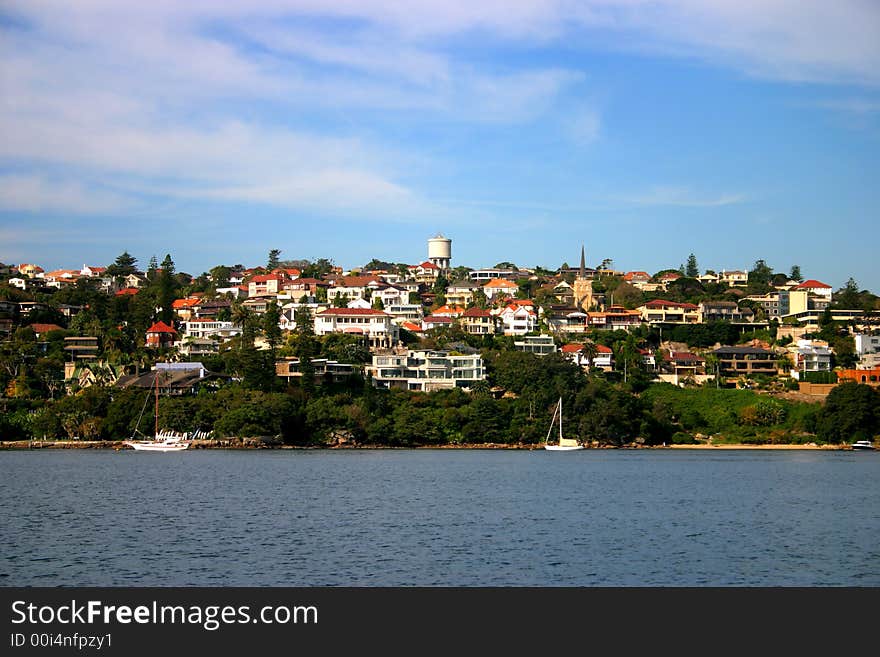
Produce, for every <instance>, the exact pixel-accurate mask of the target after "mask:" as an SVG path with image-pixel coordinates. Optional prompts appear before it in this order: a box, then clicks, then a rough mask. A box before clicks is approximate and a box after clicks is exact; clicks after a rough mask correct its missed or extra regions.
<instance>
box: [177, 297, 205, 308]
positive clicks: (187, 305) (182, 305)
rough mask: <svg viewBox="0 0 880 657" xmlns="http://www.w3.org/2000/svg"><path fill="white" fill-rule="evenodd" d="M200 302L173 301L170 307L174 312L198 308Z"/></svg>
mask: <svg viewBox="0 0 880 657" xmlns="http://www.w3.org/2000/svg"><path fill="white" fill-rule="evenodd" d="M201 302H202V300H201V299H175V300H174V301H173V302H172V304H171V307H172V308H174V309H175V310H178V309H180V308H192V307H193V306H198V305H199V304H200V303H201Z"/></svg>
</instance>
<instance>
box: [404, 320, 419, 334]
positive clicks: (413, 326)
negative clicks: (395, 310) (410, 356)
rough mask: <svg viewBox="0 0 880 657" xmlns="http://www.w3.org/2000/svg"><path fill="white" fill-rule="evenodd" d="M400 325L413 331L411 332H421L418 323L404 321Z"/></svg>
mask: <svg viewBox="0 0 880 657" xmlns="http://www.w3.org/2000/svg"><path fill="white" fill-rule="evenodd" d="M401 326H402V327H403V328H405V329H406V330H407V331H413V332H419V333H421V331H422V327H421V326H419V325H418V324H413V323H412V322H404V323H403V324H401Z"/></svg>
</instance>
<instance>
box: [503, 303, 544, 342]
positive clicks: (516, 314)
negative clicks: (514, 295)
mask: <svg viewBox="0 0 880 657" xmlns="http://www.w3.org/2000/svg"><path fill="white" fill-rule="evenodd" d="M496 317H497V318H498V323H499V327H500V329H501V332H502V333H503V334H504V335H526V334H527V333H531V332H533V331H535V330H537V328H538V313H536V312H535V310H534V308H532V307H531V306H525V305H520V304H516V303H509V304H507V305H506V306H505V307H504V308H502V309H501V310H500V311H498V312H497V314H496Z"/></svg>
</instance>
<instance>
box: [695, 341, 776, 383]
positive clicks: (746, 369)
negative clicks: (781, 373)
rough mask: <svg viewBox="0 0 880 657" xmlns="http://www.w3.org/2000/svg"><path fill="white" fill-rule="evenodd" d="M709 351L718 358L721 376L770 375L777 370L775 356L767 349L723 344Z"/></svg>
mask: <svg viewBox="0 0 880 657" xmlns="http://www.w3.org/2000/svg"><path fill="white" fill-rule="evenodd" d="M710 353H712V354H713V355H715V356H716V357H717V358H718V361H719V371H720V373H721V374H722V375H723V376H752V375H754V374H768V375H771V376H772V375H775V374H776V372H777V365H776V360H777V356H776V354H775V353H774V352H772V351H770V350H769V349H763V348H761V347H730V346H723V347H719V348H718V349H715V350H714V351H712V352H710Z"/></svg>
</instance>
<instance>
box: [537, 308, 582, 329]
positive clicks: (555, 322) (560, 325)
mask: <svg viewBox="0 0 880 657" xmlns="http://www.w3.org/2000/svg"><path fill="white" fill-rule="evenodd" d="M545 318H546V320H547V325H548V326H549V327H550V330H551V331H553V332H554V333H584V332H586V330H587V313H585V312H584V311H582V310H580V309H579V308H575V307H574V306H573V305H551V306H550V308H549V310H548V312H547V314H546V315H545Z"/></svg>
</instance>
